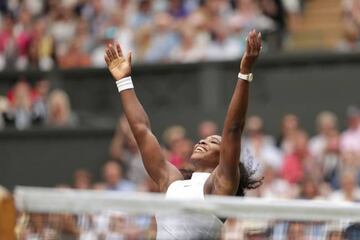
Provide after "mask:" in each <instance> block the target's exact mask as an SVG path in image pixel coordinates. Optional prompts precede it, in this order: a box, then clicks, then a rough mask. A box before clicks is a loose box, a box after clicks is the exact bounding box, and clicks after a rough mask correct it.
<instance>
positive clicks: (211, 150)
mask: <svg viewBox="0 0 360 240" xmlns="http://www.w3.org/2000/svg"><path fill="white" fill-rule="evenodd" d="M246 41H247V42H246V50H245V53H244V56H243V58H242V61H241V64H240V73H239V75H238V77H239V79H238V81H237V84H236V87H235V91H234V94H233V97H232V99H231V102H230V105H229V109H228V112H227V116H226V119H225V124H224V128H223V132H222V136H217V135H214V136H209V137H207V138H205V139H202V140H201V141H200V142H199V143H197V144H196V145H195V147H194V151H193V154H192V156H191V159H190V160H191V161H192V162H193V164H194V168H195V173H193V174H192V176H191V179H189V180H184V177H183V175H182V174H181V172H180V171H179V170H178V169H177V168H176V167H175V166H173V165H172V164H171V163H169V162H168V161H167V160H166V159H165V156H164V155H163V152H162V150H161V147H160V144H159V143H158V141H157V139H156V137H155V136H154V135H153V134H152V132H151V128H150V122H149V119H148V117H147V115H146V113H145V111H144V109H143V107H142V105H141V104H140V102H139V100H138V99H137V97H136V94H135V91H134V90H133V84H132V81H131V77H130V76H131V53H130V54H128V56H127V57H126V58H125V57H124V56H123V53H122V51H121V48H120V45H119V44H116V45H115V46H114V45H112V44H109V46H108V47H107V48H106V50H105V61H106V63H107V65H108V68H109V70H110V72H111V74H112V75H113V77H114V78H115V80H117V81H116V84H117V87H118V90H119V93H120V98H121V102H122V106H123V110H124V112H125V115H126V117H127V119H128V122H129V124H130V127H131V130H132V132H133V134H134V136H135V139H136V142H137V144H138V146H139V149H140V152H141V155H142V158H143V162H144V166H145V168H146V171H147V172H148V173H149V175H150V176H151V178H152V179H153V180H154V181H155V183H156V184H157V185H158V187H159V189H160V191H161V192H164V193H166V198H167V199H169V198H177V199H179V198H180V199H204V195H210V194H213V195H235V194H239V195H244V189H246V188H253V187H256V185H259V184H258V183H259V181H252V180H251V179H250V176H251V175H252V174H253V173H252V172H248V171H247V168H246V166H244V164H242V163H240V162H239V159H240V142H241V135H242V132H243V128H244V125H245V119H246V111H247V105H248V95H249V85H250V81H251V80H252V74H251V70H252V67H253V65H254V64H255V62H256V59H257V57H258V56H259V53H260V50H261V34H260V33H259V34H258V33H256V31H255V30H253V31H251V32H250V33H249V34H248V37H247V40H246ZM157 228H158V235H157V239H217V238H218V237H219V235H218V234H219V231H220V229H221V222H220V221H219V220H218V219H217V218H216V217H213V218H211V217H209V216H203V215H202V216H200V215H196V216H194V215H191V216H189V215H181V216H177V217H176V220H175V219H174V217H173V218H172V220H171V221H170V220H169V218H167V219H166V221H165V220H163V217H157Z"/></svg>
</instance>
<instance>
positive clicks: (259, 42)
mask: <svg viewBox="0 0 360 240" xmlns="http://www.w3.org/2000/svg"><path fill="white" fill-rule="evenodd" d="M257 42H258V48H259V51H261V49H262V40H261V32H259V34H258V36H257Z"/></svg>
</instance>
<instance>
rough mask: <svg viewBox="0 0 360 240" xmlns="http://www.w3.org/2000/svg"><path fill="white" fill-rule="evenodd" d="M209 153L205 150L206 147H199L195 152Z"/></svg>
mask: <svg viewBox="0 0 360 240" xmlns="http://www.w3.org/2000/svg"><path fill="white" fill-rule="evenodd" d="M206 151H207V149H206V148H204V147H202V146H197V147H196V148H195V151H194V152H203V153H204V152H206Z"/></svg>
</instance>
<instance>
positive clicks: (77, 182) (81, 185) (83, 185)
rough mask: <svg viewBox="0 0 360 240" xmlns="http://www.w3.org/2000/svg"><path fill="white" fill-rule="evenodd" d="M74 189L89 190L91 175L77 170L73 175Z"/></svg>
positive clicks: (83, 170)
mask: <svg viewBox="0 0 360 240" xmlns="http://www.w3.org/2000/svg"><path fill="white" fill-rule="evenodd" d="M73 187H74V188H76V189H91V187H92V176H91V173H90V172H89V171H87V170H85V169H78V170H76V171H75V173H74V184H73Z"/></svg>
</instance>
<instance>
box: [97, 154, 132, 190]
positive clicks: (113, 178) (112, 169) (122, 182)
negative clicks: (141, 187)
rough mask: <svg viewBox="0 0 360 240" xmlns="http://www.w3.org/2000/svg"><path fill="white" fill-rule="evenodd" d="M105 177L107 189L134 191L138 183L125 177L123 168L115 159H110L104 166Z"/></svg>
mask: <svg viewBox="0 0 360 240" xmlns="http://www.w3.org/2000/svg"><path fill="white" fill-rule="evenodd" d="M103 178H104V181H105V184H106V189H107V190H114V191H121V192H132V191H135V190H136V185H135V184H134V183H132V182H130V181H128V180H126V179H124V178H123V168H122V167H121V165H120V164H118V163H117V162H115V161H108V162H107V163H105V165H104V167H103Z"/></svg>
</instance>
